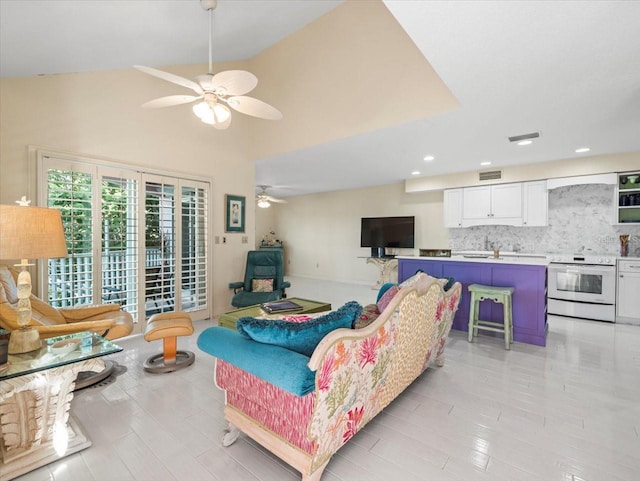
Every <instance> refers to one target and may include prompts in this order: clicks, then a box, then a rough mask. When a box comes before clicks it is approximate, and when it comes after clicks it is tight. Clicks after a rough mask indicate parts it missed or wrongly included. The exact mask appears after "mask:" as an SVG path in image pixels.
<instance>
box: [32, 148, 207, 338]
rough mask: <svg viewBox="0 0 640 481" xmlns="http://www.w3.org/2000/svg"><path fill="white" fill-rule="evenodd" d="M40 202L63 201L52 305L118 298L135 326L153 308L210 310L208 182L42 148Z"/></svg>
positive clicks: (48, 293) (57, 204)
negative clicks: (61, 248)
mask: <svg viewBox="0 0 640 481" xmlns="http://www.w3.org/2000/svg"><path fill="white" fill-rule="evenodd" d="M39 175H40V185H41V186H42V188H41V190H40V191H41V199H40V205H47V206H49V207H52V208H56V209H59V210H60V211H61V213H62V220H63V224H64V229H65V236H66V239H67V246H68V251H69V255H68V257H67V258H63V259H51V260H49V261H48V275H47V276H46V277H47V278H46V279H43V281H44V282H41V286H42V288H41V292H43V297H45V298H47V299H48V301H49V303H50V304H51V305H53V306H55V307H66V306H72V305H79V304H99V303H117V304H120V305H121V306H122V308H123V309H125V310H127V311H128V312H130V313H131V314H132V316H133V317H134V319H135V321H136V329H135V332H140V331H141V330H142V329H143V327H144V324H145V323H144V321H145V320H146V319H147V318H148V317H149V316H151V315H152V314H155V313H159V312H165V311H171V310H184V311H189V313H190V315H191V316H192V318H194V319H200V318H206V317H208V316H209V315H210V301H209V299H208V296H207V292H208V289H207V286H208V279H209V275H208V273H209V268H208V264H209V260H208V256H207V252H208V246H207V241H208V235H207V234H208V232H207V228H208V224H209V222H208V220H209V219H208V216H209V208H208V202H209V183H207V182H200V181H196V180H190V179H180V178H176V177H169V176H159V175H155V174H148V173H141V172H136V171H133V170H130V169H118V168H114V167H113V166H102V165H95V164H88V163H83V162H79V161H75V160H68V159H64V158H57V157H53V156H47V155H42V156H40V158H39Z"/></svg>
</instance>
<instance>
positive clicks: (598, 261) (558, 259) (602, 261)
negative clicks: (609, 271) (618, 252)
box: [549, 254, 616, 266]
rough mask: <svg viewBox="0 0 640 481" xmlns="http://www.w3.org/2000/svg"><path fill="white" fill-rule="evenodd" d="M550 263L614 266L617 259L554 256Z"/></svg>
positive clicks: (580, 255) (565, 255)
mask: <svg viewBox="0 0 640 481" xmlns="http://www.w3.org/2000/svg"><path fill="white" fill-rule="evenodd" d="M549 262H553V263H554V264H590V265H603V266H614V265H615V264H616V259H615V257H609V256H606V255H600V256H598V255H596V256H593V255H588V256H585V255H582V254H553V255H550V256H549Z"/></svg>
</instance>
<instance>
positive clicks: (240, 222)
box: [224, 194, 246, 232]
mask: <svg viewBox="0 0 640 481" xmlns="http://www.w3.org/2000/svg"><path fill="white" fill-rule="evenodd" d="M224 198H225V206H226V207H225V214H226V215H225V228H224V231H225V232H244V214H245V206H246V201H245V198H244V197H242V196H239V195H229V194H227V195H225V196H224Z"/></svg>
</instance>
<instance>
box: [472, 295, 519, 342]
mask: <svg viewBox="0 0 640 481" xmlns="http://www.w3.org/2000/svg"><path fill="white" fill-rule="evenodd" d="M468 289H469V292H470V293H471V306H470V309H469V334H468V336H469V342H473V337H474V336H477V335H478V329H483V330H485V331H493V332H502V333H504V347H505V349H511V343H512V342H513V314H512V309H511V294H512V293H513V291H514V289H513V287H494V286H483V285H481V284H471V285H470V286H469V287H468ZM485 300H491V301H493V302H497V303H500V304H502V307H503V312H504V323H500V322H493V321H483V320H481V319H479V315H480V301H485Z"/></svg>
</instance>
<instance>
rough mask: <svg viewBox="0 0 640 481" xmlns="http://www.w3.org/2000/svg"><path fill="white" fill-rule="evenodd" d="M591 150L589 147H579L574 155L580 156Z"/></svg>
mask: <svg viewBox="0 0 640 481" xmlns="http://www.w3.org/2000/svg"><path fill="white" fill-rule="evenodd" d="M590 150H591V149H590V148H589V147H580V148H579V149H576V154H582V153H584V152H589V151H590Z"/></svg>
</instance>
